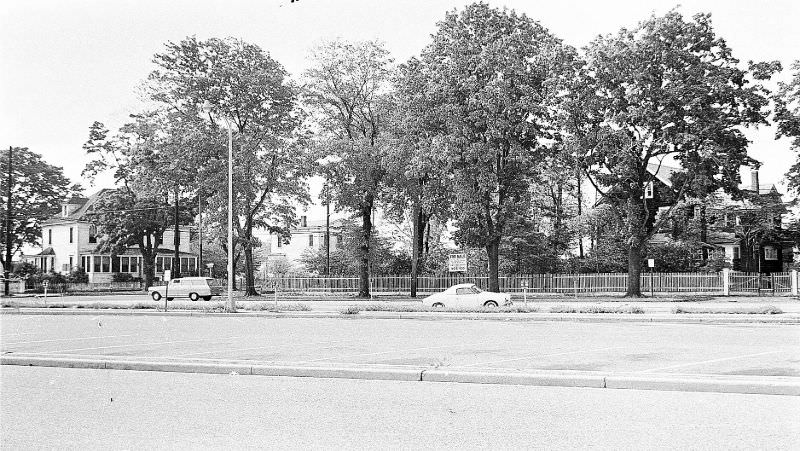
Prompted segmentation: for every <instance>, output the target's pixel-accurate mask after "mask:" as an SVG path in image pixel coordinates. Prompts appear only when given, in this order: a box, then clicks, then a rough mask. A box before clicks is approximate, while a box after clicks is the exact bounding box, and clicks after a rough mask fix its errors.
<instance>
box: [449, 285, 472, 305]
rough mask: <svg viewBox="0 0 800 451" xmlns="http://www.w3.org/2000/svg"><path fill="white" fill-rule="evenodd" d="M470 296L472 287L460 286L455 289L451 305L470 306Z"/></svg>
mask: <svg viewBox="0 0 800 451" xmlns="http://www.w3.org/2000/svg"><path fill="white" fill-rule="evenodd" d="M471 296H472V289H470V287H462V288H457V289H456V296H455V297H456V300H455V302H454V303H453V307H458V308H466V307H471V305H470V297H471Z"/></svg>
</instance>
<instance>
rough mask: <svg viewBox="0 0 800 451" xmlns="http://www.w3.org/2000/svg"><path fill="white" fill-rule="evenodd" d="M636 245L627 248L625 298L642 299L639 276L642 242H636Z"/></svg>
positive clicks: (640, 271) (640, 272)
mask: <svg viewBox="0 0 800 451" xmlns="http://www.w3.org/2000/svg"><path fill="white" fill-rule="evenodd" d="M637 242H638V244H636V243H634V244H630V245H629V246H628V291H626V292H625V297H636V298H640V297H642V286H641V282H642V281H641V274H642V250H643V248H644V245H643V241H641V240H638V241H637Z"/></svg>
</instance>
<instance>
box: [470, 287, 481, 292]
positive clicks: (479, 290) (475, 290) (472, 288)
mask: <svg viewBox="0 0 800 451" xmlns="http://www.w3.org/2000/svg"><path fill="white" fill-rule="evenodd" d="M470 289H471V290H472V292H473V293H480V292H481V289H480V288H478V287H471V288H470Z"/></svg>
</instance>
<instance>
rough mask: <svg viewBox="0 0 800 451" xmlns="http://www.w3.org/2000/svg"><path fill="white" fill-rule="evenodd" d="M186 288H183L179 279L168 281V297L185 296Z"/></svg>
mask: <svg viewBox="0 0 800 451" xmlns="http://www.w3.org/2000/svg"><path fill="white" fill-rule="evenodd" d="M186 295H187V293H186V288H184V286H183V283H181V279H172V280H170V281H169V297H171V298H177V297H183V296H186Z"/></svg>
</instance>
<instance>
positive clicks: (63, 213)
mask: <svg viewBox="0 0 800 451" xmlns="http://www.w3.org/2000/svg"><path fill="white" fill-rule="evenodd" d="M62 208H63V212H62V213H61V214H62V215H64V216H65V217H66V216H67V206H66V205H64V206H63V207H62Z"/></svg>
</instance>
